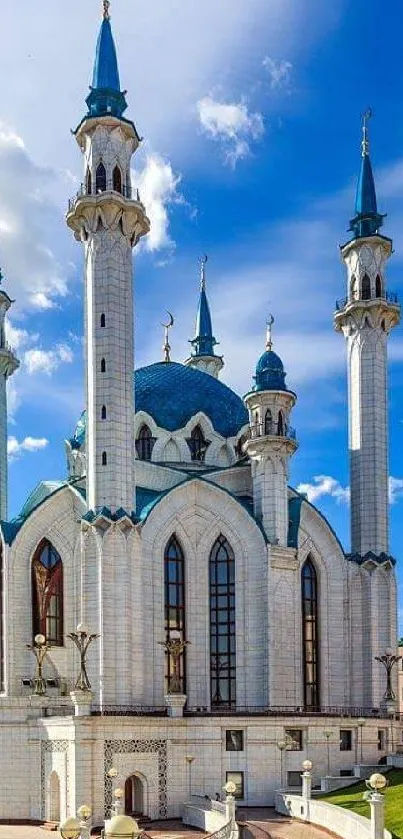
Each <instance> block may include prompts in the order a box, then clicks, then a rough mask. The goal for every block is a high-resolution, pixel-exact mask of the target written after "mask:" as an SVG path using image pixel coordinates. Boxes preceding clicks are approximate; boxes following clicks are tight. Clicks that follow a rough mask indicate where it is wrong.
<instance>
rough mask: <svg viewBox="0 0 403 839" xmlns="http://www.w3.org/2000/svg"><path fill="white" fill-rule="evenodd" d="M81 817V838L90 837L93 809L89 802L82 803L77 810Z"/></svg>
mask: <svg viewBox="0 0 403 839" xmlns="http://www.w3.org/2000/svg"><path fill="white" fill-rule="evenodd" d="M77 816H78V818H79V819H80V830H81V839H90V834H91V816H92V810H91V807H89V806H88V804H82V805H81V807H79V808H78V810H77Z"/></svg>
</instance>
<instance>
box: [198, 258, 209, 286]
mask: <svg viewBox="0 0 403 839" xmlns="http://www.w3.org/2000/svg"><path fill="white" fill-rule="evenodd" d="M207 260H208V256H207V254H206V253H205V254H204V255H203V256H202V257H201V258H200V290H201V291H204V290H205V288H206V262H207Z"/></svg>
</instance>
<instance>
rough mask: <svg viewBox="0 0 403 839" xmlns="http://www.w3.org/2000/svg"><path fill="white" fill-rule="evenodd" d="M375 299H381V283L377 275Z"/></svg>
mask: <svg viewBox="0 0 403 839" xmlns="http://www.w3.org/2000/svg"><path fill="white" fill-rule="evenodd" d="M375 297H382V282H381V278H380V276H379V274H377V275H376V280H375Z"/></svg>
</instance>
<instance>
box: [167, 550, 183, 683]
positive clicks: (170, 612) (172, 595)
mask: <svg viewBox="0 0 403 839" xmlns="http://www.w3.org/2000/svg"><path fill="white" fill-rule="evenodd" d="M164 587H165V638H166V640H167V641H168V640H169V639H170V638H171V637H175V635H176V637H177V638H180V639H181V640H182V641H184V640H185V637H186V636H185V629H186V626H185V560H184V555H183V551H182V548H181V546H180V544H179V542H178V539H177V538H176V536H175V535H173V536H171V538H170V540H169V542H168V543H167V546H166V548H165V553H164ZM172 633H174V635H173V636H172ZM178 633H179V635H178ZM177 667H178V670H177V673H176V676H178V677H179V680H180V683H181V691H182V693H185V691H186V650H184V652H183V654H182V655H181V656H180V658H179V660H178V665H177ZM173 676H174V667H173V661H172V657H171V656H170V655H169V653H167V654H166V657H165V690H166V692H167V693H169V691H170V689H171V687H172V677H173Z"/></svg>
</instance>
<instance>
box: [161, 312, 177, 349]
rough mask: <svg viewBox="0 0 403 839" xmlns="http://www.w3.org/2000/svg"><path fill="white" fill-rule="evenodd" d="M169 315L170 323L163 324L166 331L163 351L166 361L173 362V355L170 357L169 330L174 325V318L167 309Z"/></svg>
mask: <svg viewBox="0 0 403 839" xmlns="http://www.w3.org/2000/svg"><path fill="white" fill-rule="evenodd" d="M167 314H168V315H169V323H161V326H163V327H164V329H165V340H164V346H163V347H162V349H163V351H164V361H170V360H171V355H170V353H171V345H170V343H169V330H170V329H171V328H172V327H173V325H174V317H173V315H172V314H171V312H168V309H167Z"/></svg>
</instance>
